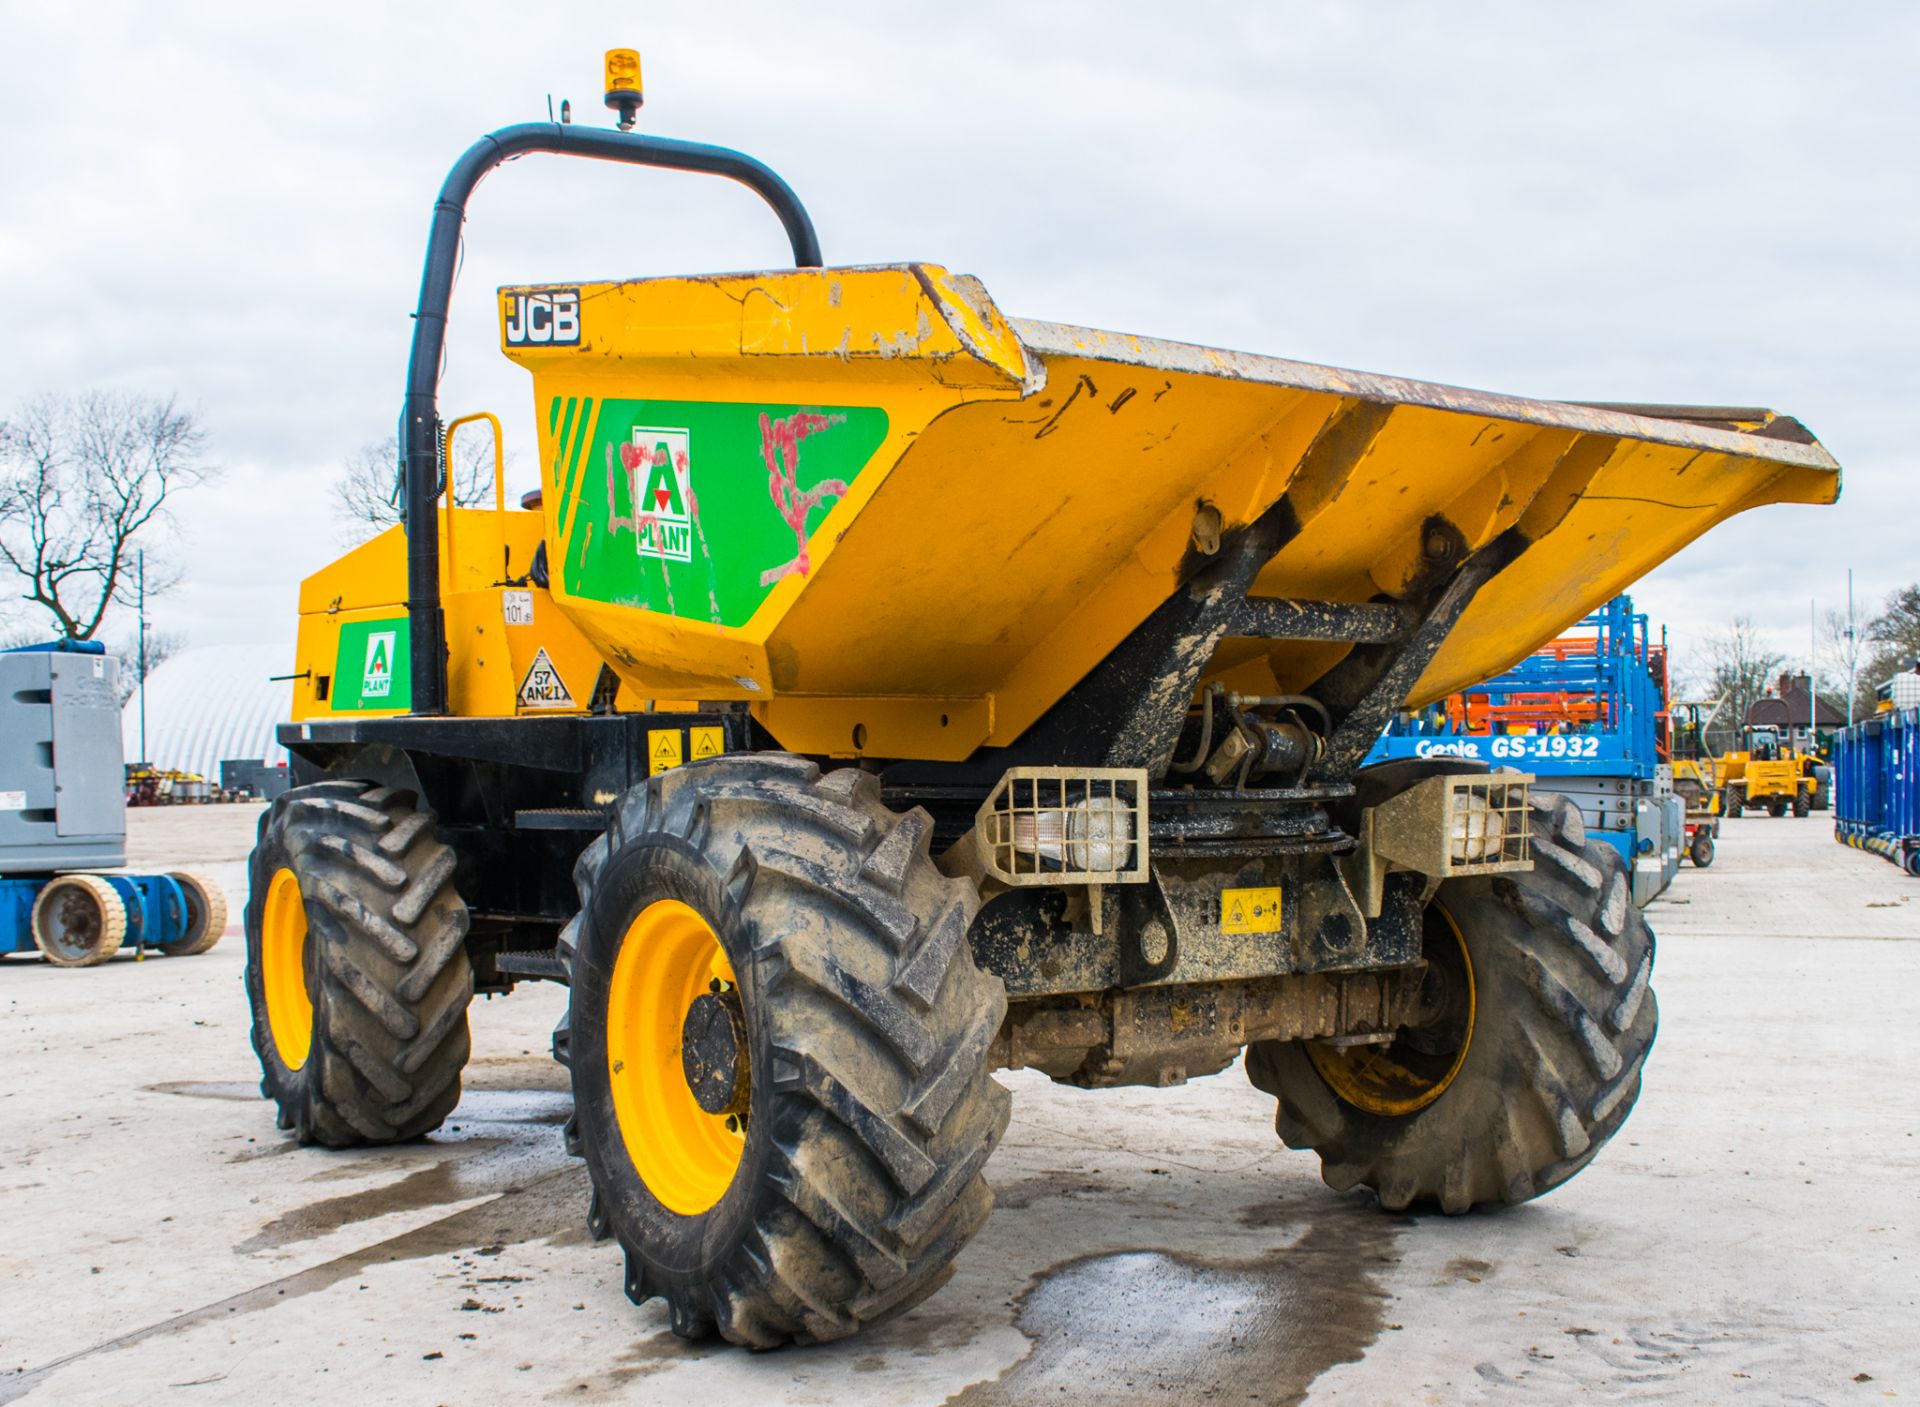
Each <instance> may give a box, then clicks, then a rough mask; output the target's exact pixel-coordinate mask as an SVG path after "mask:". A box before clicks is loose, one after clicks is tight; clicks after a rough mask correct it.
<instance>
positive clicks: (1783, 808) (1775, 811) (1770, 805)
mask: <svg viewBox="0 0 1920 1407" xmlns="http://www.w3.org/2000/svg"><path fill="white" fill-rule="evenodd" d="M1767 814H1768V815H1769V816H1771V817H1773V819H1774V820H1776V821H1777V820H1779V819H1780V818H1781V817H1782V816H1784V815H1786V814H1787V799H1786V798H1785V797H1784V796H1776V797H1774V798H1773V799H1772V800H1770V801H1768V802H1767Z"/></svg>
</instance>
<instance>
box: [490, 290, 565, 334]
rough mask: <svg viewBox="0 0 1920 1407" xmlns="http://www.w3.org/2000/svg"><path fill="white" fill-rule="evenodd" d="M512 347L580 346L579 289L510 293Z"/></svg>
mask: <svg viewBox="0 0 1920 1407" xmlns="http://www.w3.org/2000/svg"><path fill="white" fill-rule="evenodd" d="M507 345H508V346H509V347H577V346H579V345H580V290H579V289H577V288H549V289H547V290H546V291H545V292H542V293H509V294H508V295H507Z"/></svg>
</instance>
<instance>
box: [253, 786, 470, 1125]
mask: <svg viewBox="0 0 1920 1407" xmlns="http://www.w3.org/2000/svg"><path fill="white" fill-rule="evenodd" d="M453 868H454V856H453V852H452V851H451V850H449V849H448V848H447V846H446V845H444V844H443V843H442V842H441V841H440V840H439V839H438V838H437V837H436V836H435V834H434V827H433V815H432V813H431V812H429V811H426V810H423V809H421V808H420V806H419V805H418V804H417V802H416V800H415V798H414V795H413V794H412V793H411V792H407V791H400V790H396V789H395V788H393V787H386V786H375V785H372V784H371V783H367V782H356V781H327V782H318V783H315V784H313V785H311V786H304V787H298V788H296V789H294V790H292V791H289V792H287V793H286V794H284V795H283V796H281V797H280V798H279V799H278V800H276V801H275V802H274V803H273V805H272V806H271V807H270V808H269V809H268V810H267V812H266V814H265V815H264V816H262V817H261V818H260V835H259V841H258V843H257V844H256V845H255V847H254V850H253V855H252V857H251V859H250V860H249V861H248V878H249V880H250V881H251V883H250V887H249V894H248V898H247V908H246V935H247V967H246V985H247V997H248V1000H249V1002H250V1003H251V1005H252V1008H253V1032H252V1034H253V1048H254V1051H255V1053H256V1054H257V1055H258V1056H259V1057H260V1068H261V1072H262V1076H263V1078H262V1079H261V1082H260V1092H261V1093H262V1094H264V1095H265V1096H266V1097H267V1098H269V1099H271V1100H273V1101H275V1102H276V1103H277V1104H278V1105H279V1121H280V1126H281V1127H282V1128H290V1129H292V1130H293V1131H294V1132H295V1134H296V1135H297V1136H298V1137H299V1139H300V1141H301V1142H302V1143H318V1144H323V1145H325V1146H327V1147H330V1148H347V1147H352V1146H355V1145H358V1144H369V1143H398V1142H401V1141H403V1140H406V1139H410V1138H418V1137H419V1136H420V1135H422V1134H426V1133H430V1132H432V1131H433V1130H434V1129H436V1128H438V1127H439V1126H440V1124H441V1122H442V1121H443V1120H445V1119H446V1117H447V1115H448V1114H450V1113H452V1112H453V1107H454V1105H456V1104H458V1103H459V1102H460V1071H461V1069H462V1067H463V1066H465V1064H466V1062H467V1054H468V1037H467V1006H468V1004H469V1003H470V1002H471V1001H472V1000H473V971H472V968H471V967H470V966H469V965H468V962H467V956H466V949H465V941H466V934H467V910H466V905H465V904H463V903H462V902H461V901H460V896H459V895H458V894H457V893H455V892H454V888H453Z"/></svg>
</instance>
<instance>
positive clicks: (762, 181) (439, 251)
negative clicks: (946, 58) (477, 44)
mask: <svg viewBox="0 0 1920 1407" xmlns="http://www.w3.org/2000/svg"><path fill="white" fill-rule="evenodd" d="M529 152H552V153H554V154H555V155H559V156H587V157H593V158H595V159H597V160H600V161H624V162H627V163H628V164H630V165H634V166H657V167H664V168H666V169H668V170H673V171H698V172H704V173H705V174H707V175H710V176H725V177H726V178H727V179H729V180H733V181H738V182H739V183H740V184H741V185H743V186H746V187H748V188H749V189H750V190H752V191H753V192H754V193H755V194H756V195H758V196H759V197H760V198H761V199H762V200H764V201H766V203H767V204H768V205H770V206H772V207H773V212H774V214H776V215H778V216H779V217H780V223H781V224H782V225H783V226H785V228H786V231H787V238H788V240H789V241H790V242H791V243H792V245H793V262H794V263H795V265H797V266H798V267H801V268H818V267H819V266H820V241H819V239H818V237H817V236H815V234H814V232H813V221H812V220H810V219H809V218H808V217H807V212H806V208H805V207H804V206H802V205H801V204H800V199H799V197H798V196H796V195H795V194H794V193H793V190H792V189H791V188H790V187H789V186H788V185H787V183H786V182H785V181H783V180H781V179H780V177H779V176H778V175H776V174H775V173H774V172H773V171H772V170H771V169H769V168H768V167H766V166H764V165H762V164H761V163H760V162H758V161H755V160H754V159H753V158H752V157H750V156H747V155H744V154H743V153H741V152H737V151H732V150H729V149H728V148H726V147H715V146H707V145H705V144H703V143H700V142H677V141H674V140H672V139H670V138H667V137H648V136H641V135H639V134H637V133H631V132H608V131H599V130H595V129H592V128H583V127H574V126H570V125H565V124H561V123H554V122H526V123H521V124H519V125H518V126H514V127H503V128H501V129H500V130H499V131H498V132H494V133H492V134H491V135H489V136H485V137H482V138H481V139H480V140H479V141H477V142H475V143H474V144H473V145H472V146H470V147H468V148H467V150H466V152H465V153H464V154H463V155H462V156H461V157H460V159H459V160H458V161H456V162H455V163H454V164H453V169H452V170H451V171H449V172H447V179H446V181H445V182H444V183H443V184H442V185H441V187H440V198H439V200H438V201H437V202H435V204H434V207H433V226H432V229H431V231H430V232H429V234H428V236H427V259H426V266H425V268H424V269H423V270H422V271H421V275H420V306H419V308H418V310H417V311H416V312H415V313H414V315H413V318H414V322H413V350H412V353H411V354H410V355H409V357H408V359H407V397H406V403H405V405H404V407H403V408H402V410H401V412H400V443H401V445H402V447H403V449H402V453H403V455H404V462H405V466H406V468H405V476H406V505H407V506H406V525H407V618H408V628H409V631H410V633H411V636H412V657H413V658H412V669H413V679H412V684H413V712H414V713H416V714H441V713H445V712H446V711H447V672H446V643H445V634H446V631H445V624H444V621H443V618H442V616H441V610H440V537H439V533H438V532H437V531H435V529H434V524H435V520H436V512H437V509H436V507H435V504H436V500H437V499H438V498H439V491H440V485H439V479H440V474H439V467H440V459H439V436H440V431H439V424H440V412H439V395H440V360H441V353H442V351H443V349H444V348H445V346H446V332H447V308H448V304H449V303H450V301H451V299H452V296H453V274H454V266H455V265H456V263H457V262H458V260H459V253H460V230H461V226H462V225H463V224H464V223H465V221H466V215H467V200H468V198H469V197H470V196H472V194H473V190H474V187H475V186H477V185H479V184H480V178H481V177H482V176H484V175H486V174H487V173H488V172H489V171H491V170H493V168H494V167H496V166H498V165H500V163H501V162H503V161H508V160H510V159H512V158H513V157H516V156H524V155H526V154H527V153H529ZM416 528H424V531H416Z"/></svg>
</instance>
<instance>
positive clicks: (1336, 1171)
mask: <svg viewBox="0 0 1920 1407" xmlns="http://www.w3.org/2000/svg"><path fill="white" fill-rule="evenodd" d="M1533 805H1534V818H1533V835H1534V857H1535V868H1534V870H1533V872H1532V873H1528V874H1511V875H1493V876H1488V877H1486V878H1482V879H1454V880H1448V881H1447V882H1446V883H1444V884H1442V885H1441V886H1440V890H1439V893H1438V895H1437V896H1436V897H1435V900H1434V903H1433V904H1432V905H1431V906H1430V907H1429V909H1428V915H1427V917H1428V922H1427V943H1426V950H1425V956H1426V959H1427V961H1428V964H1429V969H1428V978H1427V982H1426V985H1425V987H1424V988H1423V992H1422V1004H1421V1005H1422V1011H1423V1013H1425V1015H1426V1020H1425V1021H1424V1022H1423V1023H1422V1024H1421V1025H1419V1026H1416V1027H1409V1028H1406V1029H1403V1030H1402V1032H1401V1033H1400V1035H1399V1037H1398V1038H1397V1039H1396V1040H1395V1041H1394V1042H1393V1044H1392V1045H1390V1046H1357V1047H1345V1048H1339V1047H1334V1046H1331V1045H1329V1044H1327V1043H1324V1042H1302V1041H1294V1042H1285V1043H1282V1042H1263V1043H1260V1044H1256V1045H1253V1046H1250V1047H1248V1050H1247V1073H1248V1074H1249V1075H1250V1076H1251V1077H1252V1079H1253V1082H1254V1084H1256V1085H1258V1086H1259V1087H1260V1088H1261V1089H1264V1090H1266V1091H1267V1092H1268V1093H1269V1094H1272V1095H1274V1096H1275V1097H1276V1098H1277V1099H1278V1101H1279V1108H1278V1111H1277V1113H1276V1115H1275V1127H1276V1128H1277V1129H1278V1130H1279V1133H1280V1137H1281V1138H1282V1139H1283V1140H1284V1141H1285V1142H1286V1144H1287V1146H1288V1147H1290V1148H1311V1149H1314V1150H1315V1151H1317V1152H1318V1153H1319V1154H1320V1161H1321V1176H1322V1177H1323V1178H1325V1180H1326V1182H1327V1183H1328V1185H1329V1186H1332V1187H1334V1188H1337V1189H1339V1190H1341V1191H1345V1190H1346V1189H1348V1188H1351V1187H1354V1186H1365V1187H1369V1188H1372V1189H1373V1191H1374V1192H1375V1193H1376V1194H1377V1195H1378V1197H1379V1199H1380V1205H1381V1206H1382V1207H1383V1208H1386V1209H1387V1210H1390V1211H1400V1210H1402V1209H1404V1208H1407V1207H1412V1206H1431V1205H1437V1206H1438V1207H1439V1208H1440V1209H1441V1210H1443V1211H1446V1212H1449V1213H1457V1212H1464V1211H1466V1210H1468V1209H1469V1208H1471V1207H1474V1206H1480V1205H1488V1204H1506V1205H1511V1204H1514V1203H1518V1202H1524V1201H1527V1200H1528V1199H1529V1198H1533V1197H1537V1196H1539V1195H1540V1194H1542V1193H1544V1192H1547V1191H1550V1190H1551V1189H1552V1188H1554V1187H1557V1186H1559V1185H1560V1184H1561V1183H1563V1182H1565V1181H1566V1180H1567V1179H1568V1178H1570V1177H1572V1176H1573V1175H1574V1174H1575V1173H1577V1172H1579V1171H1580V1169H1581V1168H1583V1167H1585V1166H1586V1165H1587V1164H1588V1163H1589V1162H1590V1161H1592V1159H1593V1156H1594V1154H1596V1153H1597V1152H1598V1151H1599V1150H1600V1147H1601V1146H1602V1145H1603V1144H1604V1143H1606V1141H1607V1140H1608V1139H1609V1138H1611V1137H1613V1135H1614V1134H1615V1133H1617V1132H1619V1129H1620V1126H1621V1125H1622V1124H1623V1123H1624V1122H1625V1121H1626V1117H1627V1113H1628V1111H1629V1110H1631V1109H1632V1108H1633V1102H1634V1100H1635V1099H1636V1098H1637V1097H1638V1095H1639V1093H1640V1067H1641V1065H1642V1063H1643V1062H1644V1061H1645V1060H1646V1058H1647V1051H1648V1050H1649V1048H1651V1046H1652V1045H1653V1037H1654V1029H1655V1026H1656V1024H1657V1021H1658V1016H1657V1011H1656V1007H1655V1003H1654V999H1653V993H1652V991H1651V990H1650V989H1649V987H1648V985H1647V983H1648V977H1649V975H1650V973H1651V971H1652V968H1653V934H1652V933H1651V932H1650V931H1649V930H1648V928H1647V925H1646V921H1645V920H1644V919H1643V918H1642V917H1641V916H1640V912H1639V910H1638V909H1636V908H1635V907H1634V906H1633V904H1632V902H1631V900H1630V897H1629V896H1630V893H1631V885H1630V882H1629V876H1628V874H1627V870H1626V866H1625V863H1624V862H1623V861H1622V860H1621V858H1620V855H1619V853H1618V852H1617V851H1615V850H1614V849H1613V848H1612V847H1611V846H1608V845H1605V844H1592V845H1589V844H1587V843H1586V827H1585V824H1584V823H1583V822H1582V820H1581V817H1580V812H1579V809H1578V808H1577V807H1575V806H1574V805H1573V803H1572V802H1570V801H1567V800H1566V799H1564V798H1562V797H1558V796H1549V795H1545V794H1539V793H1536V794H1535V796H1534V798H1533Z"/></svg>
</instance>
